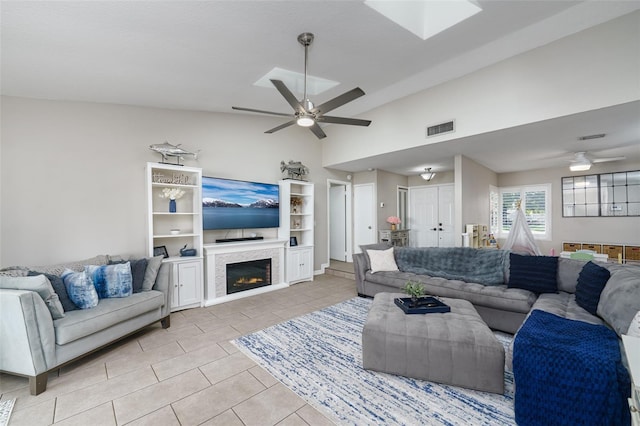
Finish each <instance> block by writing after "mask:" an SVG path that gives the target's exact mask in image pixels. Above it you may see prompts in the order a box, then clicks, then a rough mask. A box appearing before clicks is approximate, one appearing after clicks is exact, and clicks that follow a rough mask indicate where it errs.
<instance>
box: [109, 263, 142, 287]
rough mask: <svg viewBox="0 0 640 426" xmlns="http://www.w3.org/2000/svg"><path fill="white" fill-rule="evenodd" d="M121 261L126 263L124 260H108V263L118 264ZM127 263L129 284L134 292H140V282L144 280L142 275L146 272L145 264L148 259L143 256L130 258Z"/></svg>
mask: <svg viewBox="0 0 640 426" xmlns="http://www.w3.org/2000/svg"><path fill="white" fill-rule="evenodd" d="M121 263H126V262H125V261H121V262H109V265H118V264H121ZM129 264H130V265H131V278H132V281H131V285H132V287H133V292H134V293H140V292H141V291H142V284H143V282H144V277H145V274H146V272H147V264H148V260H147V259H145V258H144V257H143V258H142V259H138V260H130V261H129Z"/></svg>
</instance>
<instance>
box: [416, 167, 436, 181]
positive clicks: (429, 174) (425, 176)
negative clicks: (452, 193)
mask: <svg viewBox="0 0 640 426" xmlns="http://www.w3.org/2000/svg"><path fill="white" fill-rule="evenodd" d="M435 175H436V174H435V173H434V172H432V171H431V167H429V168H428V169H427V168H425V169H424V173H420V176H421V177H422V179H424V180H426V181H427V182H429V181H430V180H431V179H433V178H434V177H435Z"/></svg>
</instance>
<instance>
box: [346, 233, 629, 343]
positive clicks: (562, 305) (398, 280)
mask: <svg viewBox="0 0 640 426" xmlns="http://www.w3.org/2000/svg"><path fill="white" fill-rule="evenodd" d="M389 247H390V246H388V245H385V244H374V245H369V246H363V247H362V249H363V253H359V254H355V255H354V256H353V263H354V269H355V277H356V284H357V291H358V294H359V295H361V296H367V297H373V296H375V294H377V293H380V292H391V293H397V292H398V291H399V290H400V291H402V288H403V287H404V286H405V284H406V283H407V282H408V281H414V282H420V283H422V284H423V285H424V287H425V291H426V293H427V294H430V295H434V296H439V297H451V298H457V299H464V300H468V301H469V302H471V303H472V304H473V305H474V307H475V308H476V310H477V311H478V313H479V314H480V316H481V317H482V319H483V320H484V321H485V322H486V323H487V325H488V326H489V327H490V328H492V329H495V330H501V331H505V332H508V333H511V334H514V333H516V332H517V330H518V329H519V328H520V326H521V325H522V323H523V322H524V321H525V319H526V318H527V316H528V315H529V313H530V312H531V310H532V309H541V310H544V311H548V312H551V313H554V314H556V315H559V316H562V317H565V318H569V319H577V320H581V321H586V322H590V323H593V324H602V323H606V324H608V325H609V326H610V327H611V328H613V329H614V330H615V331H616V332H617V333H618V335H620V334H622V333H625V332H626V330H627V328H628V327H629V324H630V322H631V320H632V318H633V316H634V315H635V314H636V312H638V311H639V310H640V266H635V265H618V264H614V263H603V264H601V266H604V267H606V268H607V269H609V271H610V272H611V278H610V279H609V281H608V282H607V285H606V286H605V290H603V292H602V296H601V298H600V302H599V304H598V315H597V316H595V315H592V314H590V313H589V312H587V311H586V310H584V309H583V308H581V307H580V306H578V305H577V304H576V300H575V294H574V293H575V290H576V284H577V281H578V275H579V274H580V271H581V270H582V267H583V266H584V265H585V264H586V263H587V262H586V261H581V260H574V259H565V258H559V259H558V269H557V277H556V281H557V290H558V291H557V293H555V292H554V293H543V294H539V295H538V294H536V293H534V292H532V291H528V290H523V289H520V288H509V287H508V283H509V261H508V252H504V253H505V256H504V259H503V261H502V262H500V256H499V255H498V256H494V257H493V261H494V262H495V263H494V267H495V268H499V270H500V273H501V274H502V276H503V281H504V282H503V283H501V284H495V283H492V284H491V285H486V284H480V283H477V282H473V281H465V280H462V279H451V278H443V277H442V276H435V275H429V274H425V273H416V272H415V271H416V270H417V271H419V270H420V269H419V267H420V265H407V262H404V263H403V262H398V267H399V270H398V271H384V272H375V273H372V272H371V265H370V260H369V258H368V255H367V254H366V250H384V249H388V248H389ZM403 249H405V248H403V247H399V248H395V249H394V250H395V256H396V257H397V256H398V253H399V252H401V251H402V250H403ZM424 250H434V248H425V249H424ZM435 250H438V249H435ZM454 250H459V251H460V252H461V253H464V254H465V256H466V253H468V250H474V249H465V248H458V249H454ZM476 250H477V249H476ZM480 251H494V250H483V249H480ZM466 258H467V257H465V259H466ZM454 261H455V259H454V260H452V259H448V264H451V263H453V262H454ZM466 266H467V269H469V270H473V269H474V267H475V266H476V265H474V264H473V263H472V262H471V263H469V262H467V265H466ZM478 266H479V265H478ZM489 266H490V265H489ZM483 267H485V268H486V267H487V265H486V264H485V265H483ZM441 269H442V268H441ZM439 272H440V273H441V275H445V276H447V275H448V274H447V271H446V270H444V271H439Z"/></svg>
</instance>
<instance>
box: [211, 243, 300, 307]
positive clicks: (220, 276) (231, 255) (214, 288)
mask: <svg viewBox="0 0 640 426" xmlns="http://www.w3.org/2000/svg"><path fill="white" fill-rule="evenodd" d="M287 242H288V240H284V239H269V240H267V239H265V240H253V241H237V242H228V243H215V244H205V245H204V254H205V262H204V263H205V277H206V286H205V303H204V304H205V306H210V305H214V304H218V303H223V302H227V301H230V300H235V299H239V298H242V297H248V296H252V295H255V294H259V293H264V292H269V291H273V290H278V289H281V288H285V287H288V284H287V283H286V281H285V276H284V272H285V264H284V259H285V257H284V247H285V244H286V243H287ZM265 259H267V260H269V261H270V265H271V266H270V273H271V285H264V286H256V287H253V288H248V289H245V290H244V291H234V292H229V291H227V278H228V268H227V266H228V265H233V264H238V263H245V262H253V261H259V260H265ZM231 269H232V270H233V269H234V267H231ZM246 280H248V281H251V279H250V278H249V279H246ZM253 281H257V280H253Z"/></svg>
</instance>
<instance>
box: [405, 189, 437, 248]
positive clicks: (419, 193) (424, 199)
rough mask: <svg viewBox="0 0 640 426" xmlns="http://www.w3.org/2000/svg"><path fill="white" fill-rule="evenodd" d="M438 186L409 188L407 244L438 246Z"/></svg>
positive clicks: (412, 245) (413, 245)
mask: <svg viewBox="0 0 640 426" xmlns="http://www.w3.org/2000/svg"><path fill="white" fill-rule="evenodd" d="M437 225H438V188H437V187H429V186H422V187H416V188H409V226H408V228H409V245H410V246H411V247H438V228H437Z"/></svg>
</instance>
